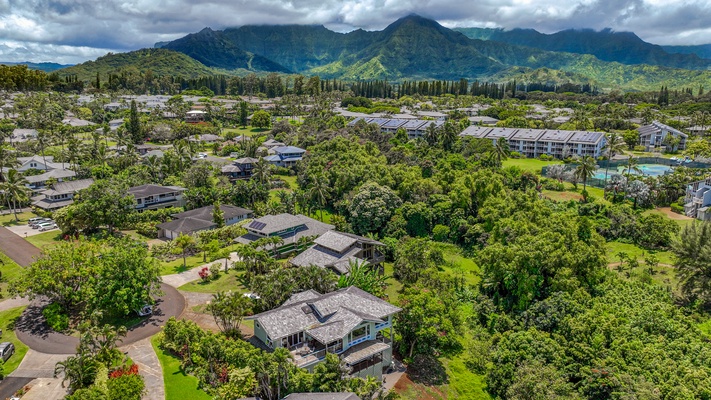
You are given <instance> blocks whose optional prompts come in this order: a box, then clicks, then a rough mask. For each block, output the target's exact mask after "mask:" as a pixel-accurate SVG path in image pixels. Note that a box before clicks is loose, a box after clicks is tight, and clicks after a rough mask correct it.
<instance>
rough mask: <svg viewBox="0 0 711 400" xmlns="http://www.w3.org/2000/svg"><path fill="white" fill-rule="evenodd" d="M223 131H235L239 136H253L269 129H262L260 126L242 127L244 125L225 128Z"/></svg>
mask: <svg viewBox="0 0 711 400" xmlns="http://www.w3.org/2000/svg"><path fill="white" fill-rule="evenodd" d="M222 132H234V133H236V134H237V136H239V135H244V136H249V137H252V136H257V135H261V134H263V133H266V132H269V129H260V128H253V127H249V126H248V127H246V128H242V127H238V128H225V129H223V130H222Z"/></svg>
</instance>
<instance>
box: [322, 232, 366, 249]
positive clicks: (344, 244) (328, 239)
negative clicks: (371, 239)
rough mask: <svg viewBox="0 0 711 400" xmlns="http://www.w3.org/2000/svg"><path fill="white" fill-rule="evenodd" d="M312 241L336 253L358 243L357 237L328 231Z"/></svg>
mask: <svg viewBox="0 0 711 400" xmlns="http://www.w3.org/2000/svg"><path fill="white" fill-rule="evenodd" d="M314 243H316V244H318V245H321V246H323V247H325V248H327V249H331V250H333V251H336V252H338V253H342V252H344V251H345V250H347V249H348V248H349V247H351V246H353V245H354V244H356V243H358V239H357V238H355V237H351V236H346V235H342V234H341V233H340V232H336V231H329V232H326V233H324V234H323V235H321V236H319V237H318V238H317V239H316V240H314Z"/></svg>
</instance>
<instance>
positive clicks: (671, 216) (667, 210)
mask: <svg viewBox="0 0 711 400" xmlns="http://www.w3.org/2000/svg"><path fill="white" fill-rule="evenodd" d="M656 210H657V211H659V212H660V213H662V214H664V215H666V216H667V217H668V218H669V219H673V220H676V221H689V220H692V219H693V218H691V217H687V216H686V215H682V214H677V213H675V212H674V211H672V210H671V208H670V207H658V208H656Z"/></svg>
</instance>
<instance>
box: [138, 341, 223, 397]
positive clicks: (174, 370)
mask: <svg viewBox="0 0 711 400" xmlns="http://www.w3.org/2000/svg"><path fill="white" fill-rule="evenodd" d="M151 344H152V345H153V350H155V352H156V355H157V356H158V360H159V361H160V365H161V367H162V369H163V384H164V385H165V398H166V400H183V399H191V400H210V399H211V397H210V396H209V395H208V394H207V393H205V392H203V391H202V390H201V389H199V388H198V379H197V378H196V377H194V376H192V375H188V374H186V373H185V372H183V371H182V369H181V368H180V360H179V359H178V358H176V357H174V356H173V355H171V354H169V353H167V352H164V351H163V350H162V349H161V348H159V347H158V336H157V335H156V336H153V337H152V338H151Z"/></svg>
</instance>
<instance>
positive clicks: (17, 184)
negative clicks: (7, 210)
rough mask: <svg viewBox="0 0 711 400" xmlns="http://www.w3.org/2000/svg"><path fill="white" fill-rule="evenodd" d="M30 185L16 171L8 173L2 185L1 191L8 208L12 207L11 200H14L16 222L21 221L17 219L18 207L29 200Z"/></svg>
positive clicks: (0, 185) (0, 186)
mask: <svg viewBox="0 0 711 400" xmlns="http://www.w3.org/2000/svg"><path fill="white" fill-rule="evenodd" d="M28 184H29V182H27V179H25V177H23V176H22V174H20V173H19V172H17V170H16V169H11V170H9V171H7V177H6V180H5V182H3V183H1V184H0V189H2V191H3V192H4V193H5V200H6V201H7V205H8V207H9V206H10V200H12V210H13V213H14V214H15V221H19V218H17V206H18V205H19V204H22V202H23V201H27V200H28V199H29V197H28V195H27V192H28V191H29V190H28V189H27V185H28Z"/></svg>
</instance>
